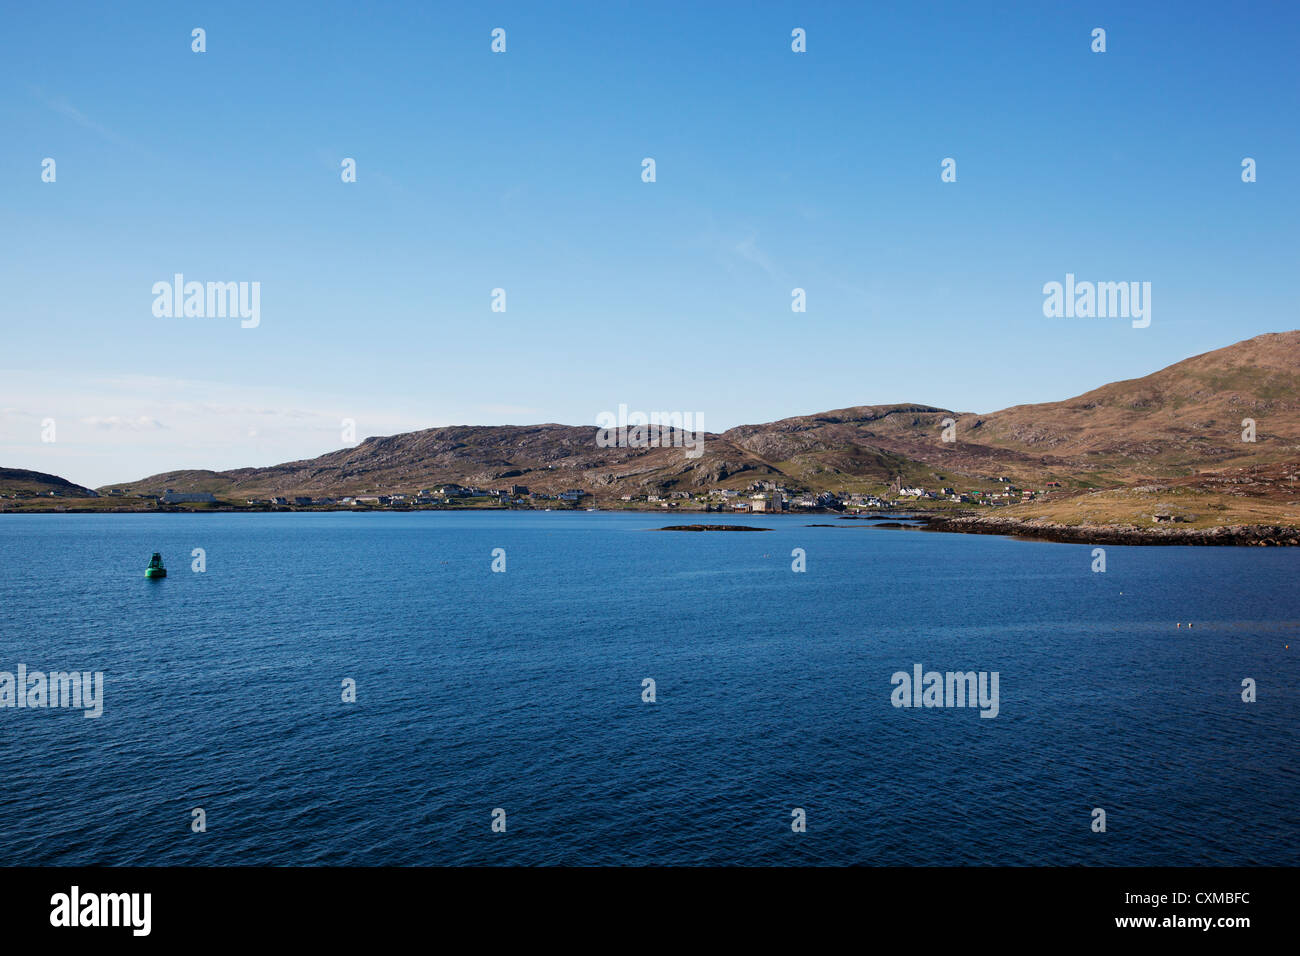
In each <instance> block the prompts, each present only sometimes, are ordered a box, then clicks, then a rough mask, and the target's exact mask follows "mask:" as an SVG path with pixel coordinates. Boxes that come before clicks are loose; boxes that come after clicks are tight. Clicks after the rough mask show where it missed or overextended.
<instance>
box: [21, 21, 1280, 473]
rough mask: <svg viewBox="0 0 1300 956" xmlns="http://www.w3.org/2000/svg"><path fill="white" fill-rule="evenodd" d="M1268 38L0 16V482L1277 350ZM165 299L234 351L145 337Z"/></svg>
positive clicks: (760, 415) (1044, 388)
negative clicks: (951, 162)
mask: <svg viewBox="0 0 1300 956" xmlns="http://www.w3.org/2000/svg"><path fill="white" fill-rule="evenodd" d="M272 7H273V9H272ZM194 27H202V28H204V29H205V30H206V31H207V52H205V53H201V54H199V53H194V52H192V51H191V48H190V46H191V36H190V32H191V30H192V29H193V28H194ZM495 27H502V28H504V29H505V30H506V31H507V51H506V52H505V53H504V54H494V53H492V52H491V50H490V43H491V36H490V33H491V31H492V29H493V28H495ZM795 27H802V28H804V29H805V30H806V31H807V46H808V50H807V52H806V53H803V54H796V53H793V52H792V51H791V49H790V42H791V41H790V32H791V30H792V29H793V28H795ZM1094 27H1103V28H1104V29H1105V30H1106V31H1107V51H1106V52H1105V53H1104V54H1097V53H1093V52H1092V51H1091V49H1090V45H1091V31H1092V30H1093V28H1094ZM1297 47H1300V8H1297V7H1295V6H1294V5H1291V4H1282V3H1278V4H1265V3H1260V4H1248V5H1244V6H1243V5H1238V4H1227V3H1223V4H1201V3H1168V4H1140V5H1134V4H1129V3H1116V4H1086V3H1075V4H1055V3H1053V4H1041V3H1025V4H1003V3H999V4H970V3H963V4H931V3H926V4H891V5H878V4H860V3H852V4H833V3H818V4H807V3H805V4H794V3H724V4H699V3H682V4H675V3H663V2H656V3H653V4H634V3H626V4H624V3H594V2H593V3H583V4H576V3H575V4H568V3H561V4H538V3H491V4H455V5H451V4H419V5H415V4H412V5H410V6H409V7H408V6H405V5H397V4H333V3H311V4H274V5H270V4H260V3H258V4H239V3H222V4H211V5H197V6H191V5H186V4H175V3H167V4H163V3H159V4H126V5H117V4H115V5H103V4H59V3H51V4H38V5H31V4H29V5H21V6H14V7H12V8H11V9H10V10H7V11H6V25H5V29H4V31H3V34H2V35H0V82H2V83H3V90H4V95H3V97H2V98H0V217H2V218H3V224H4V228H3V234H4V236H5V238H6V240H7V241H6V243H5V254H4V257H3V261H2V262H0V280H2V281H3V291H4V296H3V299H2V300H0V303H2V304H0V309H3V312H2V313H0V317H2V318H0V320H2V321H3V326H4V336H3V341H4V349H3V352H0V464H3V465H5V466H9V467H24V468H33V469H37V470H41V471H50V472H54V473H57V474H62V475H64V476H65V477H68V478H70V479H72V480H74V481H78V482H82V483H87V484H93V485H99V484H104V483H107V482H112V481H119V480H121V481H125V480H132V479H136V478H140V477H143V476H145V475H147V474H150V473H154V472H157V471H161V470H168V469H173V468H191V467H213V468H228V467H237V466H241V465H265V464H271V463H274V462H279V461H284V460H289V459H294V458H298V457H309V456H313V455H316V454H320V453H323V452H325V451H329V450H331V449H334V448H338V447H340V446H341V445H342V444H343V442H342V441H341V433H340V421H341V419H342V418H353V419H355V420H356V422H357V432H358V437H359V438H360V437H364V436H366V435H373V434H391V433H393V432H397V431H404V430H409V429H414V428H420V427H428V426H433V425H441V424H462V423H467V424H501V423H517V424H524V423H531V422H539V421H558V422H565V423H572V424H583V423H586V424H594V422H595V417H596V415H597V413H599V412H601V411H603V410H613V409H616V408H617V407H618V405H619V404H620V403H624V404H627V405H628V406H629V407H630V408H632V409H645V410H652V409H663V410H682V411H692V412H698V413H700V414H701V415H702V416H703V421H704V423H705V427H706V428H708V429H709V430H719V431H720V430H722V429H724V428H727V427H730V426H733V425H737V424H742V423H746V422H760V421H769V420H773V419H777V418H782V417H786V416H790V415H796V414H806V413H810V412H816V411H823V410H826V409H831V408H839V407H844V406H848V405H855V404H877V403H891V402H905V401H906V402H926V403H931V404H935V405H941V406H945V407H949V408H953V409H957V410H961V411H976V412H981V411H992V410H995V409H998V408H1002V407H1005V406H1007V405H1012V404H1020V403H1026V402H1038V401H1051V400H1056V399H1062V398H1067V397H1069V396H1072V395H1075V394H1078V393H1079V392H1083V391H1086V390H1088V389H1090V388H1093V387H1096V386H1098V385H1101V384H1103V383H1105V382H1109V381H1113V380H1117V379H1123V378H1131V377H1135V376H1139V375H1143V374H1146V373H1148V372H1151V371H1154V370H1155V369H1157V368H1161V367H1163V366H1165V365H1168V364H1171V363H1173V362H1175V361H1178V360H1180V359H1182V358H1186V357H1188V356H1190V355H1193V354H1197V353H1200V352H1204V351H1207V350H1209V349H1213V348H1218V347H1221V346H1224V345H1228V344H1231V343H1232V342H1235V341H1239V340H1241V339H1245V338H1249V337H1251V336H1254V335H1258V334H1260V333H1263V332H1271V331H1281V330H1285V329H1292V328H1296V327H1300V321H1298V318H1297V295H1296V289H1295V277H1296V274H1297V268H1296V266H1297V254H1298V253H1300V240H1298V239H1297V235H1298V230H1297V227H1296V221H1297V219H1296V214H1297V210H1298V208H1300V204H1298V203H1297V199H1298V198H1300V182H1298V181H1297V177H1296V176H1295V174H1294V167H1295V165H1296V163H1297V161H1298V160H1300V129H1298V127H1297V123H1296V116H1297V98H1298V96H1300V83H1297V73H1298V72H1300V71H1298V70H1297V67H1296V65H1295V63H1296V60H1295V50H1296V49H1297ZM1247 156H1249V157H1253V158H1254V159H1255V160H1256V161H1257V163H1258V182H1255V183H1251V184H1246V183H1243V182H1242V181H1241V176H1240V172H1241V166H1240V164H1241V161H1242V158H1243V157H1247ZM45 157H51V158H54V159H55V160H56V163H57V181H56V182H54V183H45V182H42V181H41V161H42V160H43V159H44V158H45ZM344 157H353V158H355V159H356V161H357V180H358V181H357V182H356V183H351V184H344V183H342V182H341V181H340V175H339V171H340V162H341V160H342V159H343V158H344ZM644 157H653V158H654V159H655V161H656V166H657V169H656V172H657V181H656V182H654V183H644V182H642V181H641V160H642V159H643V158H644ZM945 157H953V158H954V159H955V160H956V161H957V181H956V182H955V183H942V182H941V181H940V175H939V174H940V162H941V160H942V159H943V158H945ZM177 272H181V273H183V274H184V275H185V276H186V278H187V279H189V280H198V281H258V282H260V283H261V324H260V325H259V326H258V327H257V328H255V329H242V328H240V324H239V322H238V321H237V320H230V319H219V318H164V319H156V318H154V316H153V315H152V312H151V306H152V303H153V295H152V292H151V288H152V286H153V284H154V283H155V282H158V281H170V279H171V277H172V275H173V274H174V273H177ZM1067 272H1072V273H1074V274H1076V275H1077V276H1078V277H1079V278H1080V279H1092V280H1101V281H1145V282H1150V283H1151V285H1152V323H1151V325H1150V327H1149V328H1145V329H1134V328H1132V327H1131V325H1130V323H1129V322H1128V321H1127V320H1124V319H1063V318H1059V319H1048V318H1045V317H1044V316H1043V312H1042V303H1043V294H1042V287H1043V284H1044V283H1046V282H1050V281H1054V280H1055V281H1061V280H1063V279H1064V276H1065V274H1066V273H1067ZM498 287H500V288H504V289H505V290H506V293H507V311H506V312H505V313H494V312H492V311H491V310H490V303H491V290H492V289H494V288H498ZM795 287H801V288H804V289H805V290H806V293H807V302H808V310H807V312H806V313H803V314H797V313H792V312H791V309H790V301H791V289H793V288H795ZM46 418H53V419H54V420H55V422H56V425H57V439H56V441H54V442H52V443H51V442H42V441H41V422H42V421H43V420H44V419H46Z"/></svg>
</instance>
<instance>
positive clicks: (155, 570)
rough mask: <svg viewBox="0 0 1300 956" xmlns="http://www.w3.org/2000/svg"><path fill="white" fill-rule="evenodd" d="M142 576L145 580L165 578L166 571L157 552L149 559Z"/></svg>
mask: <svg viewBox="0 0 1300 956" xmlns="http://www.w3.org/2000/svg"><path fill="white" fill-rule="evenodd" d="M144 576H145V577H146V578H165V577H167V569H166V568H164V567H163V563H162V555H161V554H159V553H158V552H157V551H155V552H154V553H153V557H152V558H150V559H149V567H147V568H145V569H144Z"/></svg>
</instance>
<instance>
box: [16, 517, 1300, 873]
mask: <svg viewBox="0 0 1300 956" xmlns="http://www.w3.org/2000/svg"><path fill="white" fill-rule="evenodd" d="M708 517H709V520H710V521H711V522H715V523H717V522H720V521H725V522H736V523H748V524H755V525H759V526H763V527H767V528H770V529H772V530H770V531H766V532H764V533H761V534H760V533H744V534H742V533H721V532H713V533H701V534H686V533H667V532H659V531H655V530H652V529H655V528H658V527H661V526H663V525H665V524H670V523H680V522H684V521H689V520H703V519H701V518H688V517H687V516H680V515H673V516H671V518H668V517H667V516H662V515H653V514H639V515H638V514H604V513H585V512H580V513H549V514H547V513H525V512H515V513H480V514H446V513H411V514H374V515H366V514H350V513H340V514H260V515H195V516H181V515H150V516H144V515H142V516H133V515H103V516H89V515H86V516H81V515H69V516H61V515H49V516H44V515H42V516H4V517H3V518H0V568H2V569H3V574H2V575H0V671H10V672H12V671H14V670H15V669H16V666H17V664H18V663H19V662H22V663H24V664H26V666H27V667H28V669H29V670H70V669H77V670H97V671H103V672H104V674H105V679H106V692H105V704H104V713H103V716H102V717H100V718H99V719H85V718H84V717H82V716H81V714H80V713H78V712H75V711H70V710H52V709H45V710H31V709H21V710H20V709H11V708H0V780H3V787H0V834H3V842H4V846H5V853H4V855H3V862H4V863H6V864H19V863H35V864H94V863H102V864H127V863H135V864H141V863H143V864H252V863H266V864H344V863H349V864H455V863H475V864H499V863H522V864H608V863H612V864H642V863H660V864H701V863H704V864H719V863H744V864H827V863H829V864H847V863H862V864H978V863H1004V864H1005V863H1011V864H1034V863H1043V864H1046V863H1087V864H1094V865H1098V864H1107V865H1130V864H1171V865H1184V864H1213V863H1218V864H1249V863H1282V864H1292V865H1295V864H1297V863H1300V849H1298V846H1300V843H1298V842H1297V840H1296V834H1297V830H1298V825H1300V810H1297V806H1296V797H1297V792H1298V789H1300V788H1298V787H1297V782H1298V775H1297V771H1296V756H1297V753H1300V747H1298V746H1297V743H1298V742H1300V741H1298V738H1300V734H1298V732H1297V717H1300V694H1298V690H1300V664H1297V661H1300V591H1298V590H1297V582H1298V581H1300V549H1265V548H1250V549H1247V548H1236V549H1233V548H1187V547H1158V548H1124V547H1110V548H1107V549H1106V559H1107V571H1106V572H1105V573H1104V574H1103V573H1094V572H1093V571H1092V570H1091V566H1092V563H1093V557H1092V549H1091V548H1090V547H1087V546H1075V545H1063V544H1049V543H1034V542H1025V541H1015V540H1010V539H1004V538H996V537H986V536H963V535H946V534H931V533H926V532H921V531H915V530H894V529H878V528H872V527H869V526H867V523H865V522H839V525H842V526H837V527H830V528H822V527H808V526H807V525H809V524H812V523H835V519H834V518H826V517H823V516H819V517H816V518H801V517H791V516H776V517H769V518H767V519H766V520H765V521H764V520H763V519H762V518H761V517H751V518H739V517H722V518H719V517H717V516H712V515H710V516H708ZM194 548H203V549H204V550H205V552H206V560H207V570H206V572H204V573H201V574H200V573H194V572H192V571H191V570H190V562H191V558H190V554H191V551H192V550H193V549H194ZM494 548H504V549H505V551H506V567H507V570H506V572H505V573H504V574H500V573H493V572H492V571H491V570H490V567H491V562H492V551H493V549H494ZM794 548H803V549H804V550H805V551H806V554H807V571H806V572H805V573H794V572H792V570H791V562H792V560H793V559H792V558H791V551H792V549H794ZM152 551H161V552H162V553H163V556H164V558H165V559H166V561H167V564H168V567H169V570H170V576H169V577H168V578H166V579H165V580H162V581H148V580H145V579H144V577H143V571H144V566H145V564H146V563H147V561H148V558H149V555H150V553H151V552H152ZM1177 623H1183V625H1184V626H1183V627H1181V628H1179V627H1176V626H1175V625H1176V624H1177ZM1188 623H1191V624H1193V625H1194V626H1193V627H1191V628H1188V627H1187V626H1186V625H1187V624H1188ZM1287 645H1289V648H1288V646H1287ZM916 663H920V664H922V665H923V666H924V667H925V669H926V670H930V669H934V670H939V671H947V670H962V671H969V670H974V671H997V672H998V673H999V691H1000V701H999V704H1000V712H999V714H998V716H997V717H996V718H995V719H981V718H980V717H979V712H978V710H975V709H910V710H909V709H900V708H895V707H893V706H891V703H890V695H891V691H892V689H893V687H892V685H891V682H890V677H891V675H892V674H893V673H894V672H896V671H900V670H902V671H910V670H911V669H912V666H913V664H916ZM647 677H650V678H653V679H654V680H655V682H656V687H657V696H658V700H657V702H656V703H654V704H648V703H643V702H642V699H641V695H642V680H643V679H644V678H647ZM1248 677H1249V678H1253V679H1254V680H1255V681H1256V682H1257V685H1258V697H1259V699H1258V702H1256V703H1253V704H1247V703H1243V702H1242V699H1241V682H1242V680H1243V678H1248ZM345 678H352V679H354V680H355V681H356V683H357V697H358V699H357V702H356V703H355V704H345V703H343V702H342V700H341V682H342V681H343V680H344V679H345ZM195 807H202V808H203V809H204V810H205V812H206V815H207V832H206V833H193V832H191V829H190V822H191V811H192V810H193V808H195ZM497 807H500V808H503V809H504V810H505V811H506V820H507V830H506V832H505V833H504V834H500V833H493V832H492V830H491V819H492V818H491V813H492V810H493V809H494V808H497ZM796 807H799V808H803V809H804V810H806V812H807V820H808V824H807V832H806V833H803V834H795V833H793V832H791V827H790V821H791V810H792V808H796ZM1094 807H1102V808H1104V809H1105V810H1106V812H1107V815H1108V819H1107V832H1106V833H1104V834H1100V833H1093V832H1091V830H1090V822H1091V819H1092V817H1091V811H1092V809H1093V808H1094Z"/></svg>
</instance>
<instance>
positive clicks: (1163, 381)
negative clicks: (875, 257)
mask: <svg viewBox="0 0 1300 956" xmlns="http://www.w3.org/2000/svg"><path fill="white" fill-rule="evenodd" d="M1246 418H1250V419H1253V420H1254V421H1255V423H1256V441H1254V442H1247V441H1243V440H1242V429H1243V426H1242V420H1243V419H1246ZM948 421H951V422H953V426H954V427H953V431H954V433H955V441H944V440H943V430H944V426H945V423H946V422H948ZM1297 458H1300V331H1292V332H1283V333H1276V334H1269V335H1261V336H1258V337H1256V338H1253V339H1249V340H1247V341H1245V342H1239V343H1237V344H1235V345H1231V346H1228V347H1226V348H1222V349H1218V350H1215V351H1213V352H1207V353H1205V354H1203V355H1198V356H1195V357H1193V358H1189V359H1186V360H1185V361H1182V362H1179V363H1177V364H1175V365H1171V366H1169V367H1168V368H1165V369H1161V370H1160V371H1158V372H1155V373H1153V374H1151V375H1147V376H1145V377H1142V378H1138V379H1130V380H1127V381H1121V382H1115V383H1112V384H1109V385H1104V386H1101V387H1100V388H1097V389H1094V390H1093V391H1090V392H1087V393H1085V394H1083V395H1080V396H1078V397H1076V398H1072V399H1067V400H1065V401H1060V402H1050V403H1042V404H1036V405H1018V406H1015V407H1013V408H1008V409H1004V410H1002V411H999V412H994V413H991V414H985V415H977V414H973V413H962V412H955V411H952V410H949V409H944V408H938V407H935V406H931V405H924V404H896V405H861V406H854V407H850V408H842V409H837V410H833V411H829V412H822V413H820V414H817V415H805V416H797V417H793V418H787V419H782V420H781V421H777V422H770V423H767V424H759V425H742V426H738V427H736V428H732V429H729V430H728V431H725V432H723V433H721V434H712V433H710V434H707V435H706V436H705V441H704V447H703V453H702V454H701V455H700V456H699V457H698V458H689V457H687V456H686V455H685V454H684V452H683V449H681V448H599V447H597V445H596V442H595V429H594V427H592V426H572V425H558V424H544V425H527V426H518V425H501V426H472V425H460V426H449V427H444V428H430V429H425V430H422V431H417V432H408V433H404V434H400V435H391V436H387V437H372V438H367V439H366V440H365V441H363V442H361V443H360V444H359V445H357V446H356V447H353V448H344V449H340V450H338V451H333V452H329V453H328V454H325V455H321V456H320V457H318V458H312V459H308V460H303V461H294V462H286V463H284V464H280V465H274V466H271V467H266V468H242V469H236V470H232V471H223V472H213V471H178V472H168V473H164V474H159V475H153V476H150V477H148V478H145V479H141V480H138V481H134V482H129V483H125V484H119V485H116V486H115V487H125V488H127V489H128V490H130V491H133V492H138V493H150V492H157V491H161V490H162V489H164V488H173V489H175V490H177V491H210V492H212V493H213V494H215V495H217V496H218V497H226V498H230V499H239V498H243V497H267V496H271V495H285V496H291V495H313V496H316V495H343V494H384V493H399V492H400V493H413V492H415V491H417V490H418V489H420V488H424V487H432V486H435V485H438V484H442V483H446V482H456V483H460V484H466V485H482V486H494V485H500V484H521V485H527V486H528V487H529V488H530V490H532V491H539V492H543V493H548V494H554V493H556V492H558V491H561V490H564V489H566V488H580V489H583V490H584V491H587V492H590V493H593V494H595V495H597V496H598V497H601V498H612V497H615V496H618V495H623V494H644V493H647V492H671V491H676V490H685V491H697V490H701V489H705V488H713V487H722V488H741V487H745V486H747V485H748V484H750V483H751V482H753V481H755V480H758V479H771V480H779V481H781V482H782V483H783V484H785V485H786V486H787V487H790V488H794V489H797V490H807V491H850V492H853V491H880V490H883V489H884V488H885V487H886V486H887V485H888V484H889V483H890V482H891V481H894V480H898V481H902V482H903V483H904V484H920V485H923V486H931V487H933V486H935V485H936V484H945V485H961V486H963V487H967V488H971V489H975V488H980V487H992V486H993V485H994V484H995V483H996V479H998V478H1003V477H1005V478H1009V479H1011V480H1012V481H1014V482H1017V483H1019V484H1024V485H1035V486H1038V485H1041V484H1044V483H1046V482H1048V481H1060V482H1061V483H1062V484H1063V485H1064V486H1065V488H1067V489H1071V488H1072V489H1075V490H1084V489H1100V488H1114V487H1118V486H1122V485H1125V484H1130V483H1133V482H1140V481H1148V480H1153V479H1178V478H1184V477H1187V476H1191V475H1195V474H1197V473H1198V472H1199V471H1203V470H1207V469H1222V468H1227V467H1248V466H1257V465H1266V464H1269V463H1278V462H1284V461H1287V460H1288V459H1290V460H1296V459H1297Z"/></svg>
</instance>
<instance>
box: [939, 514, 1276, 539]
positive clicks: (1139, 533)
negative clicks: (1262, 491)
mask: <svg viewBox="0 0 1300 956" xmlns="http://www.w3.org/2000/svg"><path fill="white" fill-rule="evenodd" d="M925 530H926V531H948V532H956V533H960V534H1001V535H1009V536H1012V537H1017V538H1032V539H1034V540H1037V541H1060V542H1064V543H1067V544H1141V545H1146V544H1183V545H1188V544H1192V545H1237V546H1242V545H1253V546H1256V547H1287V546H1294V545H1300V528H1292V527H1287V526H1285V525H1225V526H1222V527H1218V528H1178V527H1174V526H1170V525H1158V526H1153V527H1148V528H1144V527H1140V526H1138V525H1132V524H1125V525H1065V524H1057V523H1055V522H1051V521H1045V520H1043V519H1039V518H1033V519H1029V520H1022V519H1019V518H1003V517H999V516H995V515H987V516H977V517H961V518H947V517H932V518H930V520H929V521H928V522H927V523H926V525H925Z"/></svg>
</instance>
